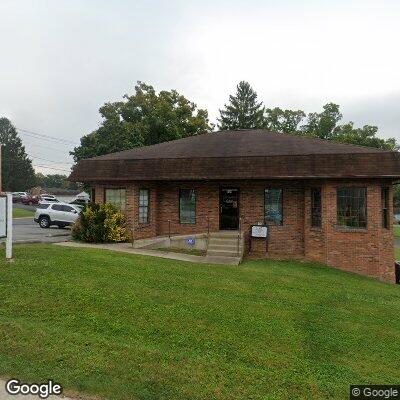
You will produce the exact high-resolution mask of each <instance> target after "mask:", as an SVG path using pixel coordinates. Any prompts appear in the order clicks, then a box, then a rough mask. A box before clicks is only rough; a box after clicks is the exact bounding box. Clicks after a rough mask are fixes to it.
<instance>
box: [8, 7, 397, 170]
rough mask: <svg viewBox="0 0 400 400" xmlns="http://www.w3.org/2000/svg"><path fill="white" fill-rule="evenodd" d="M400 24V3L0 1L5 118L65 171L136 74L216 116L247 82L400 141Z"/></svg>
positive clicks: (45, 161)
mask: <svg viewBox="0 0 400 400" xmlns="http://www.w3.org/2000/svg"><path fill="white" fill-rule="evenodd" d="M399 21H400V1H398V0H393V1H390V0H377V1H368V0H362V1H361V0H360V1H352V0H343V1H342V0H335V1H324V0H314V1H312V0H309V1H306V0H303V1H301V0H297V1H289V0H279V1H278V0H275V1H269V0H263V1H257V0H246V1H245V0H242V1H238V0H229V1H228V0H226V1H222V0H221V1H218V0H213V1H210V0H202V1H187V0H186V1H175V0H168V1H156V0H154V1H139V0H136V1H128V0H124V1H118V0H113V1H111V0H108V1H100V0H65V1H63V0H57V1H44V0H31V1H24V0H10V1H8V0H0V55H1V57H0V116H6V117H8V118H9V119H10V120H11V121H12V122H13V123H14V125H15V126H16V127H18V128H19V129H22V130H25V131H21V138H22V139H23V142H24V144H25V146H26V149H27V152H28V154H29V155H30V156H31V158H32V159H33V163H34V165H35V166H38V167H36V169H37V170H38V171H39V170H40V171H43V172H46V173H57V172H59V173H63V172H64V171H68V170H69V167H70V166H71V158H70V157H69V156H68V151H69V150H71V149H72V148H73V147H74V144H78V143H79V138H80V137H81V136H82V135H84V134H86V133H89V132H90V131H92V130H94V129H95V128H96V127H97V126H98V125H99V123H100V117H99V113H98V109H99V107H100V106H101V105H102V104H103V103H104V102H106V101H114V100H119V99H120V98H121V96H122V95H123V94H125V93H132V91H133V87H134V85H135V82H136V81H137V80H142V81H145V82H147V83H150V84H152V85H154V86H155V88H156V89H157V90H162V89H177V90H178V91H179V92H181V93H182V94H184V95H185V96H186V97H187V98H189V99H190V100H192V101H194V102H195V103H197V104H198V106H199V107H202V108H207V109H208V111H209V113H210V117H211V121H214V122H215V119H216V116H217V115H218V108H221V107H222V106H223V104H224V103H225V102H226V101H227V98H228V95H229V94H230V93H233V92H234V91H235V85H236V84H237V83H238V82H239V81H240V80H247V81H249V82H250V83H251V85H252V86H253V88H254V89H255V90H256V91H257V92H258V95H259V98H260V99H261V100H263V102H264V104H265V105H266V106H268V107H272V106H279V107H284V108H293V109H303V110H305V111H307V112H309V111H318V110H320V109H321V107H322V105H323V104H325V103H327V102H331V101H332V102H336V103H338V104H340V105H341V107H342V112H343V114H344V119H345V120H346V121H347V120H353V121H354V122H355V123H356V124H357V125H364V124H374V125H378V126H379V128H380V134H381V136H383V137H396V138H397V139H399V140H400V130H399V126H400V52H399V39H400V23H399ZM26 131H28V132H26ZM29 132H34V133H39V134H41V135H47V136H51V137H55V138H58V139H59V140H58V141H57V140H53V139H48V140H44V139H43V138H42V139H40V140H39V139H37V138H35V135H32V133H29ZM43 165H44V166H48V167H49V166H50V167H51V169H50V168H47V167H40V166H43Z"/></svg>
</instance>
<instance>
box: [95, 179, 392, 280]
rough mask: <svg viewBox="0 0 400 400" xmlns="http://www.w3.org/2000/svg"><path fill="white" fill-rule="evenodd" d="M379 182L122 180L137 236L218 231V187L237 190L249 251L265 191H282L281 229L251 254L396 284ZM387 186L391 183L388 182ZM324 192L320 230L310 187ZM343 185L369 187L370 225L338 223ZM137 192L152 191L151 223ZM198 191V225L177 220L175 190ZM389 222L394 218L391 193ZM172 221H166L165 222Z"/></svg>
mask: <svg viewBox="0 0 400 400" xmlns="http://www.w3.org/2000/svg"><path fill="white" fill-rule="evenodd" d="M382 183H383V184H384V183H385V182H380V181H364V182H362V183H360V181H355V182H351V181H347V182H334V181H322V180H321V181H318V184H317V185H316V184H314V183H307V182H288V181H265V182H262V181H259V182H257V181H239V182H162V183H157V182H139V183H138V182H134V183H132V182H130V183H128V182H126V183H125V185H121V184H118V185H115V186H118V187H121V186H126V188H127V192H126V193H127V195H126V196H127V197H126V210H125V213H126V216H127V221H128V225H129V227H130V228H133V227H134V231H135V238H147V237H153V236H161V235H167V234H168V232H169V226H170V232H171V234H193V233H203V232H206V231H207V225H208V220H209V224H210V231H211V232H213V231H218V230H219V190H220V187H232V188H238V189H239V192H240V194H239V196H240V197H239V207H240V215H241V217H242V219H241V221H242V230H243V231H244V232H245V243H246V253H247V251H248V249H249V230H250V225H252V224H257V223H258V222H263V220H264V189H265V188H274V187H277V188H283V226H274V225H271V226H270V227H269V243H268V253H267V252H266V248H265V241H264V240H262V239H253V241H252V253H251V255H252V256H256V257H271V256H272V257H282V258H285V257H296V258H297V257H304V258H306V259H309V260H315V261H318V262H321V263H325V264H328V265H331V266H335V267H338V268H341V269H344V270H347V271H352V272H357V273H360V274H363V275H368V276H372V277H377V278H379V279H382V280H385V281H389V282H394V254H393V242H394V238H393V232H392V229H383V228H382V214H381V185H382ZM387 184H388V185H391V183H390V182H388V183H387ZM105 186H106V187H112V185H97V186H96V187H95V189H96V195H95V197H96V201H97V202H102V201H103V196H104V195H103V191H104V190H103V189H104V187H105ZM313 186H316V187H321V189H322V226H321V228H313V227H311V214H310V211H311V204H310V203H311V198H310V188H311V187H313ZM343 186H358V187H360V186H365V187H367V206H368V227H367V229H363V230H354V229H353V230H348V229H343V228H340V227H338V226H337V225H336V224H337V223H336V219H337V217H336V190H337V187H343ZM139 188H147V189H150V221H149V223H148V224H144V225H140V224H138V201H139V199H138V194H139ZM180 188H190V189H192V188H194V189H196V223H195V224H180V222H179V189H180ZM390 193H391V195H390V207H389V212H390V215H389V218H390V219H389V220H390V221H392V219H393V212H392V191H391V192H390ZM169 221H170V222H169Z"/></svg>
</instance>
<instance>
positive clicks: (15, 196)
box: [12, 192, 28, 203]
mask: <svg viewBox="0 0 400 400" xmlns="http://www.w3.org/2000/svg"><path fill="white" fill-rule="evenodd" d="M26 196H28V193H26V192H14V193H12V201H13V203H21V201H22V199H23V198H24V197H26Z"/></svg>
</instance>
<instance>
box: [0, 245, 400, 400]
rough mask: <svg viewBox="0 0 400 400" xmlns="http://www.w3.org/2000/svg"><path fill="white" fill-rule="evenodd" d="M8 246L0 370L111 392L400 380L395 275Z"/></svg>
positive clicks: (240, 391) (191, 393) (249, 392)
mask: <svg viewBox="0 0 400 400" xmlns="http://www.w3.org/2000/svg"><path fill="white" fill-rule="evenodd" d="M14 250H15V251H14V253H15V261H14V262H13V263H12V264H6V263H5V262H4V261H0V375H1V376H13V377H17V378H20V379H22V380H23V381H34V382H40V381H43V380H45V379H49V378H52V379H54V380H55V381H57V382H60V383H61V384H62V385H63V386H64V388H65V389H68V390H73V391H81V392H84V393H86V394H91V395H98V396H99V397H100V398H106V399H115V400H119V399H140V400H146V399H149V400H150V399H195V400H199V399H204V400H205V399H288V398H293V399H327V398H329V399H343V398H348V393H349V385H350V384H361V383H365V384H367V383H368V384H373V383H375V384H380V383H394V382H398V381H400V369H399V368H398V360H399V358H400V347H399V346H398V343H399V342H400V314H399V309H400V288H399V287H398V286H395V285H389V284H385V283H381V282H378V281H376V280H373V279H369V278H366V277H362V276H358V275H355V274H350V273H345V272H342V271H339V270H336V269H333V268H328V267H324V266H320V265H317V264H312V263H300V262H289V261H272V260H269V261H247V262H245V263H243V264H242V265H241V266H240V267H232V266H216V265H204V264H202V265H198V264H191V263H186V262H179V261H175V260H167V259H159V258H154V257H144V256H137V255H129V254H123V253H113V252H108V251H104V250H102V251H99V250H94V249H76V248H65V247H58V246H55V245H24V246H15V249H14ZM0 256H1V257H2V258H3V254H0Z"/></svg>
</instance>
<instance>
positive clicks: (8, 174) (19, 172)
mask: <svg viewBox="0 0 400 400" xmlns="http://www.w3.org/2000/svg"><path fill="white" fill-rule="evenodd" d="M0 143H1V147H2V149H1V175H2V190H3V191H9V192H15V191H25V190H28V189H30V188H31V187H33V186H35V171H34V170H33V167H32V161H31V160H30V159H29V158H28V156H27V154H26V152H25V147H24V146H23V145H22V141H21V138H20V137H19V136H18V133H17V130H16V129H15V127H14V126H13V125H12V124H11V122H10V121H9V120H8V119H7V118H0Z"/></svg>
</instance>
